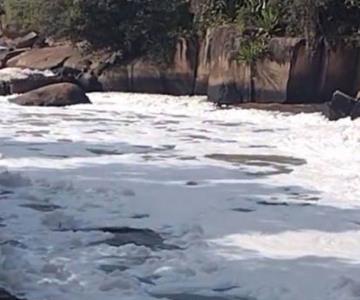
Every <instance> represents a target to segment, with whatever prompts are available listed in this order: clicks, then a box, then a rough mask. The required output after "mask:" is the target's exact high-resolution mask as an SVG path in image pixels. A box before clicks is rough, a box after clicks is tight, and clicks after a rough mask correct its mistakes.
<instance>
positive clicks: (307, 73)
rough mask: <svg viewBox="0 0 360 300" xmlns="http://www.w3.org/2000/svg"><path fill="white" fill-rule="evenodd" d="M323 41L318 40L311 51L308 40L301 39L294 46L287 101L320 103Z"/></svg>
mask: <svg viewBox="0 0 360 300" xmlns="http://www.w3.org/2000/svg"><path fill="white" fill-rule="evenodd" d="M322 53H323V43H322V42H320V41H319V42H318V43H317V45H316V46H315V47H314V49H313V50H312V51H311V52H309V51H308V49H307V47H306V40H305V39H303V40H300V41H299V43H297V44H296V45H295V46H294V49H293V56H292V58H291V68H290V75H289V79H288V81H287V101H286V103H291V104H301V103H319V102H324V100H322V99H321V97H319V85H320V81H321V74H322V68H323V66H322V65H323V60H322Z"/></svg>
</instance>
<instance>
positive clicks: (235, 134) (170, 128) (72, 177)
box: [0, 93, 360, 300]
mask: <svg viewBox="0 0 360 300" xmlns="http://www.w3.org/2000/svg"><path fill="white" fill-rule="evenodd" d="M90 98H91V100H92V102H93V103H94V104H93V105H80V106H74V107H67V108H36V107H18V106H15V105H13V104H9V103H7V101H6V98H1V100H0V116H1V117H0V124H1V126H0V287H3V288H6V289H7V290H9V291H12V292H13V293H16V294H18V295H20V296H25V297H26V298H27V299H28V300H39V299H46V300H65V299H77V300H82V299H86V300H92V299H94V300H95V299H96V300H98V299H111V300H112V299H119V297H121V299H181V300H193V299H194V300H196V299H198V300H203V299H205V300H206V299H210V300H213V299H221V300H223V299H225V300H227V299H231V300H235V299H242V300H243V299H246V300H253V299H258V300H272V299H274V300H275V299H276V300H285V299H286V300H303V299H309V300H318V299H328V300H332V299H333V300H335V299H336V300H338V299H342V300H343V299H346V300H347V299H359V297H360V280H359V279H358V278H360V252H359V248H360V245H359V239H360V236H359V235H360V221H359V216H360V205H359V199H360V189H359V185H360V174H359V169H360V156H359V155H358V151H359V149H360V147H359V146H360V122H359V121H356V122H351V121H350V120H349V119H344V120H341V121H338V122H333V123H331V122H329V121H327V120H325V118H323V117H322V116H320V115H318V114H308V115H305V114H299V115H286V114H281V113H275V112H265V111H255V110H240V109H229V110H219V109H216V108H215V107H214V106H212V105H211V104H209V103H207V102H205V99H204V98H202V97H170V96H159V95H136V94H120V93H99V94H91V95H90Z"/></svg>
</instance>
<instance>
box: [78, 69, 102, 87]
mask: <svg viewBox="0 0 360 300" xmlns="http://www.w3.org/2000/svg"><path fill="white" fill-rule="evenodd" d="M76 83H77V84H78V85H79V86H80V87H81V88H82V89H83V90H84V91H86V92H99V91H102V85H101V83H100V82H99V81H98V78H97V77H96V76H95V74H94V73H92V72H86V73H80V74H79V75H78V76H77V77H76Z"/></svg>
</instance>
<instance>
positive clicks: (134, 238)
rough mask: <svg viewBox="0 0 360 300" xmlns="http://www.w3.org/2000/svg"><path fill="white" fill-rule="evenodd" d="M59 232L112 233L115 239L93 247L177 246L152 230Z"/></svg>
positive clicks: (120, 228) (74, 230)
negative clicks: (166, 241) (102, 245)
mask: <svg viewBox="0 0 360 300" xmlns="http://www.w3.org/2000/svg"><path fill="white" fill-rule="evenodd" d="M57 231H73V232H92V231H93V232H96V231H100V232H104V233H111V234H113V237H111V238H109V239H106V240H103V241H99V242H95V243H92V244H91V245H92V246H95V245H99V244H107V245H110V246H112V247H121V246H124V245H127V244H134V245H136V246H145V247H148V248H151V249H153V250H161V249H166V250H173V249H178V247H177V246H174V245H169V244H166V243H165V241H164V239H163V238H162V236H161V235H160V234H159V233H157V232H155V231H153V230H151V229H140V228H129V227H98V228H79V229H59V230H57Z"/></svg>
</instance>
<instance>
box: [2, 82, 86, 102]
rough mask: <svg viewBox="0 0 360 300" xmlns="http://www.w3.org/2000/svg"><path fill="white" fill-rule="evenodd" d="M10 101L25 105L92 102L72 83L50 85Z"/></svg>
mask: <svg viewBox="0 0 360 300" xmlns="http://www.w3.org/2000/svg"><path fill="white" fill-rule="evenodd" d="M9 101H10V102H11V103H15V104H18V105H24V106H68V105H75V104H90V103H91V102H90V100H89V98H88V97H87V96H86V94H85V92H84V91H83V90H82V89H81V88H80V87H79V86H77V85H75V84H72V83H58V84H52V85H48V86H45V87H42V88H40V89H36V90H33V91H31V92H28V93H25V94H23V95H20V96H18V97H16V98H13V99H10V100H9Z"/></svg>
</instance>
